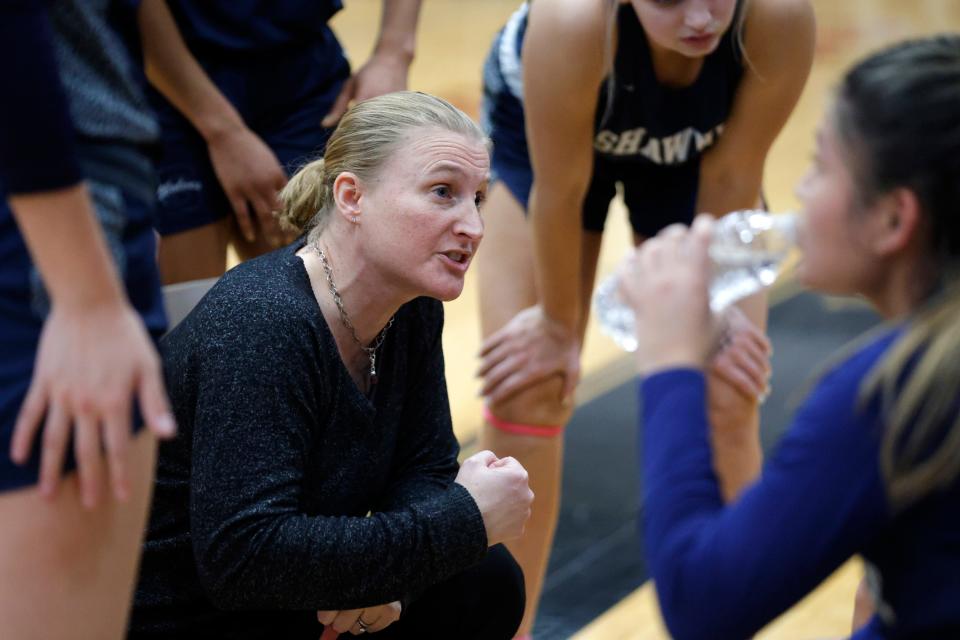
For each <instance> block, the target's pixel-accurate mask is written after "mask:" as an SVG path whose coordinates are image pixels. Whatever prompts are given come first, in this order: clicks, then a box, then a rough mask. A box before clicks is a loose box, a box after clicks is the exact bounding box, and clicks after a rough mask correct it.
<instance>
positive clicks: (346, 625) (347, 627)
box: [330, 609, 363, 633]
mask: <svg viewBox="0 0 960 640" xmlns="http://www.w3.org/2000/svg"><path fill="white" fill-rule="evenodd" d="M361 613H363V609H346V610H344V611H340V612H338V613H337V617H336V618H334V619H333V622H331V623H330V626H331V627H333V628H334V629H335V630H336V631H337V633H347V632H349V631H351V630H352V629H353V628H354V627H355V626H356V624H357V620H358V619H359V618H360V614H361Z"/></svg>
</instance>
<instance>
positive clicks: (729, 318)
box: [709, 306, 771, 403]
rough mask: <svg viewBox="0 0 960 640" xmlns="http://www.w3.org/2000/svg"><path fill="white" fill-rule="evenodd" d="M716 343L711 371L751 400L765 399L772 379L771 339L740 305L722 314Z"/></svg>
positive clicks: (729, 308) (711, 361)
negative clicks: (745, 313)
mask: <svg viewBox="0 0 960 640" xmlns="http://www.w3.org/2000/svg"><path fill="white" fill-rule="evenodd" d="M719 324H720V328H719V336H718V340H717V347H716V351H715V353H714V355H713V357H712V358H711V360H710V371H709V373H710V374H711V375H712V376H716V377H717V378H720V379H722V380H724V381H725V382H727V383H728V384H729V385H730V386H732V387H733V388H734V389H736V390H737V392H739V393H740V394H741V395H743V396H744V397H745V398H746V399H748V400H749V401H750V402H751V403H755V402H757V401H758V400H760V401H762V400H763V399H764V398H765V397H766V394H767V390H768V389H769V382H770V373H771V367H770V352H771V347H770V340H769V339H767V337H766V336H765V335H764V334H763V332H762V331H760V329H759V328H757V326H756V325H754V324H753V322H751V321H750V319H749V318H747V316H746V315H744V313H743V312H742V311H741V310H740V309H739V308H737V307H735V306H731V307H728V308H727V309H726V310H725V311H724V312H723V314H722V315H721V317H720V321H719Z"/></svg>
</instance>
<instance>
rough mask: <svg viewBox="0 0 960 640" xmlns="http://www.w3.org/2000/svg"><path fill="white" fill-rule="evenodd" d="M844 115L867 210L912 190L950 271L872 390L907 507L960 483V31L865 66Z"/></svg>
mask: <svg viewBox="0 0 960 640" xmlns="http://www.w3.org/2000/svg"><path fill="white" fill-rule="evenodd" d="M833 115H834V118H835V119H834V124H835V129H836V132H837V136H838V139H839V140H840V143H841V148H843V149H844V151H845V152H846V156H847V158H848V160H849V162H850V165H851V171H852V174H853V177H854V184H855V191H856V192H857V193H856V198H857V200H858V202H857V204H859V205H869V204H871V203H872V202H873V201H875V200H876V198H878V197H881V196H883V195H884V194H887V193H889V192H891V191H892V190H894V189H898V188H906V189H909V190H910V191H912V192H913V193H914V194H915V196H916V198H917V200H918V201H919V203H920V207H921V210H922V214H923V215H924V217H925V223H926V226H927V231H926V237H928V238H929V242H930V245H929V254H930V257H931V258H932V259H933V261H934V262H935V263H936V265H937V269H938V278H939V282H937V283H936V285H937V286H936V289H935V293H933V294H932V295H931V297H930V298H929V299H928V300H927V302H926V304H925V305H923V307H922V308H921V309H920V310H919V311H918V312H917V313H916V314H915V317H913V318H912V319H911V321H910V324H909V326H908V328H907V329H906V330H905V332H904V334H903V335H902V336H901V337H900V338H899V339H898V340H897V344H896V345H895V346H894V347H893V348H892V349H891V350H890V352H889V353H888V354H886V355H885V356H884V358H883V359H882V361H881V362H879V363H878V364H877V366H876V367H875V368H874V370H873V371H872V372H871V373H870V375H869V376H868V378H867V379H866V380H865V382H864V385H863V388H862V390H861V391H862V396H861V398H862V399H863V400H867V399H868V398H871V397H876V396H877V395H878V394H879V397H880V398H881V399H882V402H883V405H884V416H885V421H886V426H887V431H886V433H885V435H884V442H883V446H882V451H881V466H882V468H883V472H884V476H885V479H886V483H887V490H888V493H889V495H890V497H891V499H892V501H893V502H894V504H896V505H898V506H905V505H906V504H909V503H910V502H913V501H914V500H916V499H918V498H921V497H923V496H924V495H926V494H928V493H930V492H931V491H933V490H935V489H938V488H943V487H945V486H949V485H950V483H952V482H954V481H955V480H956V479H957V477H958V476H960V412H958V398H960V276H958V273H960V269H958V265H960V216H958V213H960V212H958V208H960V35H940V36H935V37H928V38H922V39H916V40H908V41H906V42H903V43H900V44H897V45H895V46H892V47H890V48H887V49H884V50H882V51H880V52H878V53H876V54H874V55H872V56H870V57H868V58H867V59H865V60H863V61H862V62H860V63H859V64H857V65H856V66H855V67H854V68H853V69H851V70H850V71H849V72H848V73H847V74H846V76H845V77H844V79H843V81H842V82H841V84H840V87H839V89H838V91H837V95H836V101H835V107H834V112H833Z"/></svg>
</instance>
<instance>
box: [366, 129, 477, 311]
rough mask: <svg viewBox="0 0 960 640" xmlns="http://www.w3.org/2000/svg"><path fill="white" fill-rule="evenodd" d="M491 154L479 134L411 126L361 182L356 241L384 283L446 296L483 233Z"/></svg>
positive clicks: (456, 290)
mask: <svg viewBox="0 0 960 640" xmlns="http://www.w3.org/2000/svg"><path fill="white" fill-rule="evenodd" d="M489 177H490V155H489V153H488V151H487V147H486V146H485V145H484V144H483V142H482V141H480V140H477V139H475V138H473V137H468V136H465V135H463V134H459V133H453V132H450V131H444V130H442V129H438V128H424V129H418V130H415V131H413V132H412V133H411V134H410V135H409V136H408V137H407V139H406V140H405V141H404V142H401V143H400V145H399V146H398V148H397V150H396V151H394V153H393V155H392V156H390V158H388V159H387V161H386V162H385V163H384V166H383V167H382V168H381V170H380V174H379V175H378V176H377V177H376V179H374V180H372V181H370V182H369V183H364V185H363V188H362V194H361V196H360V200H359V206H360V210H361V214H362V219H363V220H364V224H363V227H364V234H365V235H364V238H363V246H364V249H365V252H366V254H367V260H368V261H369V263H371V264H373V265H376V267H377V269H378V272H379V275H380V277H381V278H383V280H384V284H386V285H390V286H391V287H392V288H393V290H394V291H396V292H398V293H399V294H400V295H403V296H407V297H418V296H430V297H433V298H438V299H440V300H453V299H454V298H456V297H457V296H459V295H460V292H461V291H462V290H463V281H464V276H465V275H466V273H467V268H468V267H469V266H470V262H471V260H472V259H473V256H474V254H475V253H476V251H477V247H478V246H479V244H480V240H481V239H482V238H483V220H482V218H481V217H480V204H481V202H482V201H483V199H484V198H485V197H486V191H487V182H488V180H489Z"/></svg>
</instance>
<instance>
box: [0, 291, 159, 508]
mask: <svg viewBox="0 0 960 640" xmlns="http://www.w3.org/2000/svg"><path fill="white" fill-rule="evenodd" d="M132 397H135V398H136V400H137V401H138V402H139V407H140V411H141V413H142V415H143V418H144V420H145V422H146V425H147V427H148V428H149V429H150V430H151V431H153V432H154V433H155V434H156V435H157V436H159V437H161V438H170V437H173V435H174V432H175V431H176V427H175V425H174V420H173V416H172V414H171V413H170V407H169V405H168V403H167V396H166V392H165V390H164V385H163V375H162V372H161V369H160V361H159V358H158V357H157V354H156V352H155V351H154V348H153V344H152V343H151V341H150V338H149V336H148V335H147V332H146V330H145V328H144V326H143V322H142V321H141V320H140V317H139V316H138V315H137V314H136V313H135V312H134V310H133V309H131V308H130V307H129V306H128V305H126V304H125V303H121V304H111V305H106V306H104V305H100V306H92V307H89V308H85V307H81V308H77V307H70V306H63V305H61V306H58V305H57V304H54V306H53V308H52V310H51V312H50V315H49V317H48V318H47V321H46V323H45V324H44V327H43V333H42V334H41V337H40V345H39V348H38V351H37V359H36V365H35V368H34V373H33V380H32V381H31V384H30V389H29V391H28V392H27V396H26V399H25V400H24V402H23V406H22V408H21V410H20V415H19V416H18V418H17V422H16V425H15V427H14V433H13V439H12V441H11V445H10V455H11V457H12V458H13V460H14V461H15V462H17V463H19V464H23V463H25V462H26V461H27V459H28V458H29V455H30V450H31V447H32V445H33V442H34V438H35V437H36V435H37V432H38V430H39V428H40V424H41V422H44V429H43V452H42V458H41V464H40V491H41V493H43V494H44V495H45V496H47V497H52V496H53V495H54V493H55V492H56V489H57V483H58V481H59V478H60V473H61V471H62V469H63V459H64V455H65V453H66V447H67V444H68V442H69V441H70V438H71V436H72V437H73V447H74V454H75V456H76V460H77V474H78V477H79V483H80V494H81V497H82V498H81V499H82V501H83V505H84V506H85V507H86V508H93V507H95V506H96V505H97V503H98V502H99V500H100V491H101V489H100V487H101V484H102V483H103V479H104V471H105V470H104V468H103V454H104V452H106V462H107V469H106V471H107V472H108V475H109V480H110V484H111V485H112V487H113V493H114V496H115V498H116V499H117V500H120V501H123V500H126V499H127V498H128V497H129V495H130V480H129V477H128V471H127V450H128V448H129V444H130V419H131V414H132V403H131V398H132Z"/></svg>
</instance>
